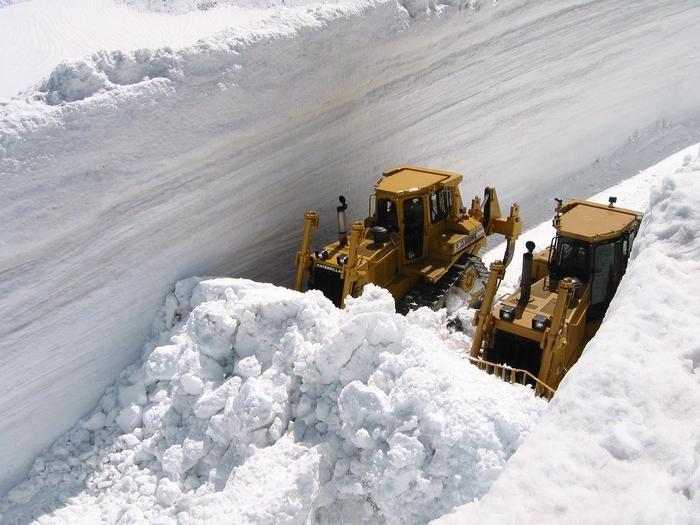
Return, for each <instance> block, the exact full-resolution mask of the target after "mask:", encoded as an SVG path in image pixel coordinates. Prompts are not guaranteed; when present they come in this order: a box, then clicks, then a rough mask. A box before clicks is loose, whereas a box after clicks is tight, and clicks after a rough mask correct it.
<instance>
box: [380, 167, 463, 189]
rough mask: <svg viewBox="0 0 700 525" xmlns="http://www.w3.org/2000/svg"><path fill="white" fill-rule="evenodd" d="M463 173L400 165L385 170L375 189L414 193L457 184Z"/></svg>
mask: <svg viewBox="0 0 700 525" xmlns="http://www.w3.org/2000/svg"><path fill="white" fill-rule="evenodd" d="M460 182H462V175H459V174H457V173H450V172H448V171H438V170H431V169H427V168H418V167H415V166H399V167H398V168H394V169H392V170H389V171H385V172H384V178H383V179H381V180H380V181H379V182H377V184H376V186H375V189H376V190H377V191H381V192H386V193H395V194H402V193H414V192H419V191H425V190H427V189H428V188H430V187H431V186H432V187H435V188H438V187H443V186H457V185H458V184H459V183H460Z"/></svg>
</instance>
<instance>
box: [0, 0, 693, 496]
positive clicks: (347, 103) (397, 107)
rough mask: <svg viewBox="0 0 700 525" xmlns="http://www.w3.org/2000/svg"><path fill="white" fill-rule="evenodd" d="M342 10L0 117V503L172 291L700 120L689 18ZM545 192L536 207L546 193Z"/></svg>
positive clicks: (629, 11) (89, 84)
mask: <svg viewBox="0 0 700 525" xmlns="http://www.w3.org/2000/svg"><path fill="white" fill-rule="evenodd" d="M431 5H432V6H433V7H432V8H430V9H426V6H425V5H424V4H422V3H420V2H403V5H401V4H397V3H395V2H374V3H372V2H358V3H355V4H346V5H344V6H343V7H338V6H330V7H319V8H317V9H309V10H308V11H306V12H304V13H302V14H299V12H298V11H293V12H292V11H290V12H286V11H282V12H280V13H278V14H275V15H274V16H273V20H272V21H271V23H270V24H269V25H265V24H261V25H260V26H259V27H258V28H255V29H251V30H249V31H247V32H242V31H231V32H229V33H226V32H224V33H222V34H220V35H218V36H217V37H216V38H209V39H206V40H203V41H201V42H200V43H199V44H198V45H196V46H193V47H191V48H187V49H157V50H141V51H137V52H102V53H96V54H94V55H92V56H90V57H85V59H83V60H74V61H70V62H65V63H63V64H61V65H59V66H58V67H57V68H56V69H55V70H54V72H53V73H52V75H51V77H50V78H49V79H47V80H46V81H45V82H43V83H42V85H41V86H38V87H37V89H36V90H29V91H28V92H27V94H26V96H24V97H21V98H17V99H13V100H11V101H4V102H3V103H2V106H0V173H1V176H2V184H3V192H2V195H0V220H1V221H2V224H3V229H2V233H1V234H0V235H1V236H0V318H1V319H2V320H3V323H2V328H1V330H2V332H1V333H0V341H1V343H0V344H1V346H2V348H0V413H2V414H3V428H2V430H0V449H1V450H3V454H2V457H1V459H0V472H1V473H2V474H1V475H2V481H1V483H0V492H4V491H6V490H8V489H9V488H10V487H11V486H12V484H13V483H14V482H15V481H18V480H20V479H21V478H22V477H24V475H25V474H26V473H27V469H28V466H29V465H30V463H31V460H32V458H33V457H34V456H36V454H37V453H39V452H40V450H41V449H42V448H43V447H44V446H46V445H48V444H50V443H51V442H52V441H53V440H54V439H55V438H56V437H57V436H58V435H60V434H61V433H63V432H64V431H65V430H66V429H68V428H70V427H71V426H72V425H73V424H74V423H75V421H77V420H78V419H79V418H80V417H81V416H83V415H85V414H87V413H88V412H90V410H92V408H93V407H94V406H95V404H96V403H97V401H98V399H99V398H100V396H101V395H102V394H103V392H104V391H105V389H106V388H107V387H108V386H109V385H111V384H112V383H113V382H114V380H115V377H116V376H117V374H118V372H119V370H121V369H123V368H124V367H125V366H126V365H127V364H129V363H132V362H134V361H135V359H136V358H137V357H138V355H139V349H140V348H141V346H142V344H143V342H144V340H145V338H146V335H147V333H148V330H149V327H150V324H151V319H152V318H153V312H155V311H156V310H157V309H158V306H159V305H160V304H162V301H163V298H164V297H165V295H166V294H167V293H168V291H169V290H170V289H171V287H172V286H173V283H175V282H176V281H177V280H179V279H181V278H185V277H188V276H191V275H234V276H244V277H248V278H252V279H256V280H262V281H272V282H275V283H278V284H289V282H290V276H291V275H292V271H293V264H292V261H293V254H294V253H295V251H296V249H297V243H298V241H299V232H300V227H301V223H302V219H301V218H302V216H303V213H304V212H305V211H306V210H307V209H311V208H316V209H318V210H319V211H320V213H321V216H322V219H323V220H324V221H325V228H324V230H322V232H321V235H324V234H328V236H329V237H330V236H331V232H332V230H333V228H334V226H333V219H332V218H331V212H332V208H333V207H334V206H335V205H336V198H337V195H338V194H340V193H342V194H344V195H345V196H346V197H347V199H348V202H349V203H350V205H351V210H352V213H351V216H350V218H351V219H352V220H354V219H358V218H361V216H363V215H364V213H365V207H366V202H367V194H368V193H369V191H370V189H371V187H372V183H373V182H374V181H375V180H376V179H377V178H378V177H379V176H380V173H381V171H382V170H385V169H387V168H389V167H393V166H395V165H399V164H407V163H409V164H421V165H429V166H433V167H436V168H440V169H447V170H453V171H457V172H461V173H464V174H465V175H466V177H465V179H466V182H465V186H466V188H465V191H466V194H467V195H469V194H470V193H474V194H476V193H480V192H481V191H482V189H483V186H484V185H486V184H488V185H494V186H496V187H497V188H498V189H499V191H500V193H501V200H502V202H504V203H509V202H511V201H513V200H515V199H516V198H517V199H518V200H519V201H522V200H523V199H522V198H521V197H524V196H523V195H522V186H523V185H524V184H525V183H526V184H527V185H528V188H529V190H530V191H531V192H536V191H538V187H537V185H536V184H532V183H531V181H532V180H533V179H534V178H535V177H533V173H536V174H537V177H536V179H537V180H538V181H542V184H543V185H550V184H552V182H551V181H553V180H556V179H557V178H560V177H562V176H563V175H564V174H567V173H570V172H572V171H575V170H578V169H581V168H584V167H586V166H588V165H590V163H591V162H593V161H594V160H595V159H596V158H598V157H600V156H601V155H606V154H609V153H611V152H612V151H614V150H615V149H617V148H618V147H619V146H621V145H623V144H625V143H626V142H627V141H628V139H629V138H630V137H634V136H635V133H636V132H637V131H638V130H642V129H645V128H647V127H648V126H653V125H655V123H657V122H671V123H673V122H678V121H680V119H682V118H683V116H684V115H687V114H689V113H694V112H697V111H698V110H699V109H700V107H698V106H699V105H700V102H699V101H700V70H698V68H697V66H696V64H697V59H698V54H700V48H699V46H698V37H697V27H698V21H700V8H698V6H697V4H696V2H692V1H686V2H678V1H674V2H671V1H667V2H655V3H654V4H653V5H651V4H647V3H633V4H630V3H628V2H626V1H613V2H605V3H590V2H576V1H571V0H569V1H558V2H553V1H552V2H544V3H542V2H534V3H533V2H528V1H507V2H506V1H504V2H500V3H496V4H495V5H493V4H491V3H488V4H481V3H478V2H470V3H467V4H461V3H460V4H456V3H455V5H436V4H435V3H432V2H431ZM539 189H541V188H539Z"/></svg>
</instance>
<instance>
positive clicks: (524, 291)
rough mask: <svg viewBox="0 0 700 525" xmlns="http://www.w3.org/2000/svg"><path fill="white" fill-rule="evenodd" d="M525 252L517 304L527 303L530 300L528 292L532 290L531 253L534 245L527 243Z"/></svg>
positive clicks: (530, 242)
mask: <svg viewBox="0 0 700 525" xmlns="http://www.w3.org/2000/svg"><path fill="white" fill-rule="evenodd" d="M525 247H526V248H527V252H526V253H524V254H523V274H522V276H521V277H520V299H518V303H527V302H528V301H529V300H530V290H531V288H532V251H533V250H534V249H535V243H534V242H532V241H527V242H526V243H525Z"/></svg>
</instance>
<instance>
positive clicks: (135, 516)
mask: <svg viewBox="0 0 700 525" xmlns="http://www.w3.org/2000/svg"><path fill="white" fill-rule="evenodd" d="M444 324H445V312H444V311H442V312H440V313H436V312H432V311H429V310H427V309H422V310H420V311H417V312H414V313H412V314H411V315H409V316H408V317H403V316H401V315H398V314H396V313H395V310H394V300H393V298H392V297H391V295H390V294H389V293H388V292H387V291H386V290H383V289H381V288H377V287H374V286H371V285H370V286H367V287H366V289H365V292H364V294H363V295H362V297H361V298H359V299H355V300H349V301H348V304H347V307H346V308H345V310H342V311H341V310H338V309H337V308H335V307H334V306H333V305H332V303H331V302H330V301H328V300H327V299H326V298H325V297H323V296H322V295H321V294H320V293H319V292H315V291H314V292H308V293H306V294H300V293H297V292H294V291H290V290H288V289H283V288H277V287H274V286H272V285H265V284H258V283H255V282H253V281H247V280H237V279H211V280H201V279H197V278H192V279H188V280H186V281H181V282H179V283H178V285H177V287H176V289H175V292H174V293H172V294H170V295H169V296H168V297H167V298H166V300H165V304H164V307H163V309H162V311H161V313H160V314H159V316H158V317H157V318H156V321H155V322H154V328H155V332H156V333H158V332H160V333H159V335H157V336H154V338H153V339H152V340H151V341H150V342H149V343H148V344H147V345H146V346H145V347H144V354H143V357H142V359H141V360H140V361H139V362H137V363H136V364H134V365H132V366H130V367H128V368H127V369H126V370H124V371H123V372H122V374H121V376H120V379H119V381H118V382H117V384H116V385H114V386H113V387H110V388H109V389H108V390H107V392H106V394H105V396H104V397H103V398H102V400H101V401H100V403H99V405H98V407H97V408H96V409H95V410H94V411H93V413H92V414H90V415H89V416H88V417H86V418H85V419H83V420H82V421H80V422H79V423H78V424H77V425H76V426H75V427H74V428H73V429H72V430H71V431H69V432H68V433H67V434H66V435H65V436H63V437H62V438H60V439H59V440H58V441H57V442H56V443H55V444H54V445H53V447H52V448H51V449H50V450H48V451H46V452H45V453H44V454H43V455H42V456H40V457H39V458H38V459H37V460H36V461H35V463H34V468H33V474H32V477H31V478H30V479H28V480H27V481H25V482H24V483H22V484H20V485H19V486H18V487H16V488H14V489H13V490H12V491H10V492H9V493H8V494H7V496H6V497H5V498H4V499H3V500H2V503H0V509H1V512H2V513H3V514H4V520H3V521H2V523H3V525H4V524H5V523H19V522H23V520H25V519H26V517H27V516H32V517H34V518H35V519H37V520H38V521H40V522H41V523H42V524H49V523H51V524H58V523H75V522H77V521H79V520H89V521H90V522H91V523H97V522H102V523H117V522H118V523H160V524H165V523H179V524H187V523H221V522H222V520H223V521H224V522H227V523H257V524H260V523H280V522H284V523H300V524H302V523H309V522H322V523H350V522H352V523H360V522H365V521H366V522H369V523H407V524H410V523H427V522H428V521H429V520H430V519H433V518H436V517H438V516H441V515H442V514H444V513H445V512H448V511H450V510H451V509H452V508H453V507H454V506H455V505H460V504H462V503H465V502H467V501H471V500H472V499H473V498H475V497H480V496H481V495H483V494H484V493H485V492H486V491H487V490H488V488H489V486H490V485H491V483H492V482H493V481H494V480H495V479H496V477H497V476H498V475H499V473H500V472H501V470H502V469H503V466H504V464H505V462H506V461H507V460H508V458H509V457H510V456H511V455H512V454H513V452H514V451H515V450H516V449H517V448H518V446H520V444H521V443H522V442H523V441H524V439H525V437H526V436H527V434H528V433H529V431H530V429H531V428H532V427H533V426H534V424H535V423H536V422H537V420H538V418H539V416H540V414H541V413H542V411H543V410H544V408H545V406H546V403H545V402H544V401H543V400H541V399H539V398H535V397H534V395H533V392H532V390H531V389H529V388H526V387H522V386H520V385H516V386H512V385H508V384H505V383H502V382H501V381H500V380H498V379H496V378H494V377H491V376H488V375H486V374H484V373H483V372H481V371H479V370H478V369H477V368H475V367H474V366H472V365H471V364H469V362H468V361H467V360H465V359H464V358H463V354H462V351H463V349H464V348H466V347H468V343H469V341H468V339H467V337H466V336H464V335H463V334H459V333H457V334H450V333H449V332H447V330H446V329H445V328H444ZM97 509H99V510H97Z"/></svg>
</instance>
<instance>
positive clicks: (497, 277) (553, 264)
mask: <svg viewBox="0 0 700 525" xmlns="http://www.w3.org/2000/svg"><path fill="white" fill-rule="evenodd" d="M615 202H616V198H615V197H610V199H609V204H608V205H605V204H598V203H593V202H589V201H582V200H575V199H573V200H569V201H567V202H564V203H563V202H562V201H560V200H558V201H557V207H556V208H555V212H556V215H555V217H554V221H553V225H554V228H555V230H556V236H555V237H554V239H553V240H552V243H551V245H550V246H549V247H548V248H547V249H545V250H543V251H542V252H540V253H538V254H537V255H533V250H534V248H535V244H534V243H532V242H531V241H530V242H528V243H527V244H526V247H527V250H528V251H527V252H526V253H525V254H524V255H523V267H522V277H521V280H520V287H519V288H518V289H517V290H516V291H515V292H514V293H512V294H510V295H509V296H507V297H505V298H504V299H502V300H501V301H500V302H499V303H498V304H497V305H496V306H495V307H494V308H493V309H492V308H491V307H492V305H493V302H494V298H495V297H496V293H497V290H498V286H499V284H500V282H501V279H503V277H504V272H505V266H504V265H503V264H502V262H501V261H495V262H494V263H492V264H491V268H490V271H489V278H488V282H487V284H486V290H485V292H484V299H483V302H482V304H481V307H480V309H479V311H478V312H477V314H476V315H475V317H474V320H473V325H474V326H475V327H476V333H475V335H474V340H473V344H472V347H471V352H470V355H471V359H472V361H473V362H474V363H475V364H477V365H478V366H480V367H481V368H484V369H486V370H487V371H489V372H491V373H496V374H498V375H500V376H501V377H503V378H504V379H507V380H510V381H513V382H516V381H517V382H521V383H529V384H531V385H532V386H533V387H534V388H535V389H536V392H537V393H538V394H539V395H542V396H544V397H547V398H551V397H552V395H553V394H554V391H555V390H556V388H557V387H558V386H559V383H560V381H561V380H562V378H563V377H564V375H565V374H566V373H567V372H568V371H569V370H570V369H571V367H572V366H573V365H574V364H575V363H576V361H578V359H579V357H580V356H581V353H582V352H583V349H584V347H585V346H586V344H587V343H588V341H590V339H591V338H592V337H593V336H594V335H595V333H596V331H597V330H598V327H599V326H600V324H601V322H602V318H603V317H604V316H605V313H606V311H607V309H608V306H609V304H610V301H611V300H612V298H613V296H614V295H615V292H616V291H617V287H618V285H619V283H620V279H621V278H622V276H623V274H624V273H625V270H626V268H627V262H628V260H629V257H630V253H631V250H632V243H633V242H634V239H635V236H636V235H637V232H638V231H639V225H640V223H641V220H642V214H641V213H640V212H638V211H634V210H627V209H623V208H617V207H615Z"/></svg>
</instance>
